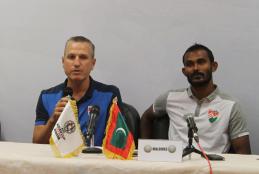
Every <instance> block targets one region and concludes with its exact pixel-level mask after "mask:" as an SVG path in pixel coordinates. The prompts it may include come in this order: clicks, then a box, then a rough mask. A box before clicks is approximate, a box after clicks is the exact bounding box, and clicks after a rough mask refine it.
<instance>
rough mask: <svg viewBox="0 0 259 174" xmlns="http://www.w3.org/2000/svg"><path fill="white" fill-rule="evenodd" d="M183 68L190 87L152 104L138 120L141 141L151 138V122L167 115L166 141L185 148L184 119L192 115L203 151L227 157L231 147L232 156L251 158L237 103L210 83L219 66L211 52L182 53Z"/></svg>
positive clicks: (198, 49)
mask: <svg viewBox="0 0 259 174" xmlns="http://www.w3.org/2000/svg"><path fill="white" fill-rule="evenodd" d="M183 64H184V67H183V68H182V72H183V74H184V75H185V76H186V77H187V80H188V82H189V83H190V87H189V88H187V89H177V90H169V91H167V92H165V93H164V94H162V95H160V96H159V97H158V98H157V99H156V100H155V102H154V103H153V105H152V106H150V108H148V109H147V110H146V111H145V112H144V114H143V116H142V117H141V137H142V138H151V133H152V121H153V120H154V119H155V118H158V117H162V116H165V115H166V114H168V116H169V120H170V126H169V132H168V137H169V139H170V140H178V141H182V142H183V143H184V144H185V145H187V144H188V127H187V123H186V116H187V115H189V114H191V115H194V120H195V122H196V125H197V127H198V135H199V139H200V144H201V145H202V146H203V147H204V149H205V151H207V152H214V153H226V152H228V151H229V149H230V147H231V146H232V148H233V150H234V151H235V153H239V154H250V153H251V150H250V143H249V132H248V130H247V127H246V122H245V120H244V114H243V112H242V110H241V107H240V105H239V103H238V102H237V101H236V100H235V99H233V98H232V97H230V96H229V95H227V94H225V93H222V92H221V91H220V90H219V88H218V87H217V85H215V84H214V83H213V78H212V73H213V72H215V71H216V70H217V67H218V63H217V62H216V61H214V56H213V53H212V52H211V50H210V49H209V48H207V47H205V46H203V45H200V44H194V45H192V46H191V47H189V48H188V49H187V50H186V52H185V53H184V55H183ZM153 131H154V130H153ZM194 146H196V145H195V144H194Z"/></svg>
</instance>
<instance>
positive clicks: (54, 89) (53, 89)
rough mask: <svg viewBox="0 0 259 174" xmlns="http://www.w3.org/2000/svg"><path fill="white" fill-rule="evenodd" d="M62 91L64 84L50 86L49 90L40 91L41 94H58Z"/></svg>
mask: <svg viewBox="0 0 259 174" xmlns="http://www.w3.org/2000/svg"><path fill="white" fill-rule="evenodd" d="M63 90H64V83H60V84H58V85H56V86H52V87H50V88H47V89H43V90H42V91H41V93H43V94H51V93H59V92H60V91H63Z"/></svg>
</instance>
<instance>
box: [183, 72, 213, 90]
mask: <svg viewBox="0 0 259 174" xmlns="http://www.w3.org/2000/svg"><path fill="white" fill-rule="evenodd" d="M196 75H200V76H202V78H205V79H204V80H202V81H193V80H192V78H193V77H194V76H196ZM187 79H188V82H189V83H190V84H191V85H192V86H193V87H204V86H207V85H208V84H209V82H210V81H211V79H212V71H210V70H209V71H207V72H206V73H200V72H194V73H192V74H191V75H189V76H188V77H187Z"/></svg>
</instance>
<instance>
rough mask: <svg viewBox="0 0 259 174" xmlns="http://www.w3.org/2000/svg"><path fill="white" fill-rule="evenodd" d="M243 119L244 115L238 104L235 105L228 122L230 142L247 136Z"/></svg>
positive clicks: (247, 132)
mask: <svg viewBox="0 0 259 174" xmlns="http://www.w3.org/2000/svg"><path fill="white" fill-rule="evenodd" d="M244 117H245V114H244V113H243V111H242V109H241V106H240V104H239V103H235V104H234V106H233V108H232V111H231V114H230V121H229V134H230V139H231V140H233V139H235V138H238V137H242V136H245V135H249V131H248V129H247V125H246V121H245V119H244Z"/></svg>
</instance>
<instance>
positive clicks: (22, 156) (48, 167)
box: [0, 142, 259, 174]
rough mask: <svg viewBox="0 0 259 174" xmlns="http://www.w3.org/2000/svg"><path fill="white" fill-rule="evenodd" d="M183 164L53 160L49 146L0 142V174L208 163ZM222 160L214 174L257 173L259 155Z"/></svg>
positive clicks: (73, 173)
mask: <svg viewBox="0 0 259 174" xmlns="http://www.w3.org/2000/svg"><path fill="white" fill-rule="evenodd" d="M192 156H193V158H192V159H191V160H189V159H188V158H185V159H184V160H183V162H182V163H173V162H147V161H138V160H137V159H134V160H128V161H122V160H112V159H106V158H105V157H104V156H103V154H80V155H79V156H78V157H74V158H69V159H64V158H55V157H54V156H53V154H52V151H51V148H50V146H49V145H42V144H32V143H15V142H0V174H13V173H15V174H25V173H26V174H31V173H32V174H41V173H42V174H43V173H44V174H56V173H58V174H77V173H78V174H83V173H86V174H88V173H89V174H90V173H91V174H109V173H111V174H117V173H123V174H157V173H159V174H161V173H163V174H167V173H170V174H173V173H177V174H185V173H188V174H190V173H193V174H205V173H206V174H207V173H209V168H208V164H207V161H206V160H204V159H203V158H201V157H200V156H198V155H195V154H194V155H192ZM223 156H224V157H225V159H226V160H225V161H212V162H211V164H212V168H213V172H214V174H222V173H224V174H230V173H231V174H239V173H240V174H258V173H259V160H258V159H259V156H258V155H235V154H224V155H223Z"/></svg>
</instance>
